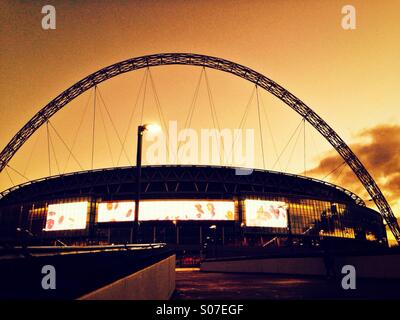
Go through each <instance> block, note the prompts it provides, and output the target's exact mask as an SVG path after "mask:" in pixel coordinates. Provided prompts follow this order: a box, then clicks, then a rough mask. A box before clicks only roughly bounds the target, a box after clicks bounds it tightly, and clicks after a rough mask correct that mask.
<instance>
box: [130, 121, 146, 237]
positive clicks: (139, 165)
mask: <svg viewBox="0 0 400 320" xmlns="http://www.w3.org/2000/svg"><path fill="white" fill-rule="evenodd" d="M145 130H146V127H145V126H143V125H140V126H138V132H137V150H136V199H135V220H134V222H133V237H132V243H136V242H137V240H138V232H139V201H140V187H141V175H142V138H143V132H144V131H145Z"/></svg>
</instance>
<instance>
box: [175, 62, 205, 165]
mask: <svg viewBox="0 0 400 320" xmlns="http://www.w3.org/2000/svg"><path fill="white" fill-rule="evenodd" d="M203 72H204V69H203V68H201V72H200V76H199V79H198V80H197V85H196V88H195V90H194V95H193V98H192V102H191V104H190V107H189V111H188V114H187V116H186V120H185V125H184V128H189V127H190V124H191V123H192V118H193V114H194V110H195V109H196V102H197V98H198V95H199V91H200V85H201V80H202V79H203ZM181 145H182V141H179V142H178V146H177V148H176V162H178V160H179V158H178V154H179V150H180V148H181Z"/></svg>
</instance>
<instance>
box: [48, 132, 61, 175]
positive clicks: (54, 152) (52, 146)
mask: <svg viewBox="0 0 400 320" xmlns="http://www.w3.org/2000/svg"><path fill="white" fill-rule="evenodd" d="M49 140H50V146H51V149H52V151H53V157H54V160H55V163H56V167H57V171H58V174H60V166H59V165H58V160H57V156H56V150H55V148H54V143H53V139H52V138H51V131H50V130H49Z"/></svg>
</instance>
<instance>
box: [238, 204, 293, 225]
mask: <svg viewBox="0 0 400 320" xmlns="http://www.w3.org/2000/svg"><path fill="white" fill-rule="evenodd" d="M245 208H246V225H247V226H249V227H270V228H287V225H288V223H287V204H286V203H285V202H282V201H269V200H245Z"/></svg>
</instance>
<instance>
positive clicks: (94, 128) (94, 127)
mask: <svg viewBox="0 0 400 320" xmlns="http://www.w3.org/2000/svg"><path fill="white" fill-rule="evenodd" d="M96 98H97V85H95V86H94V102H93V124H92V128H93V131H92V161H91V169H92V170H93V162H94V143H95V130H96Z"/></svg>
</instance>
